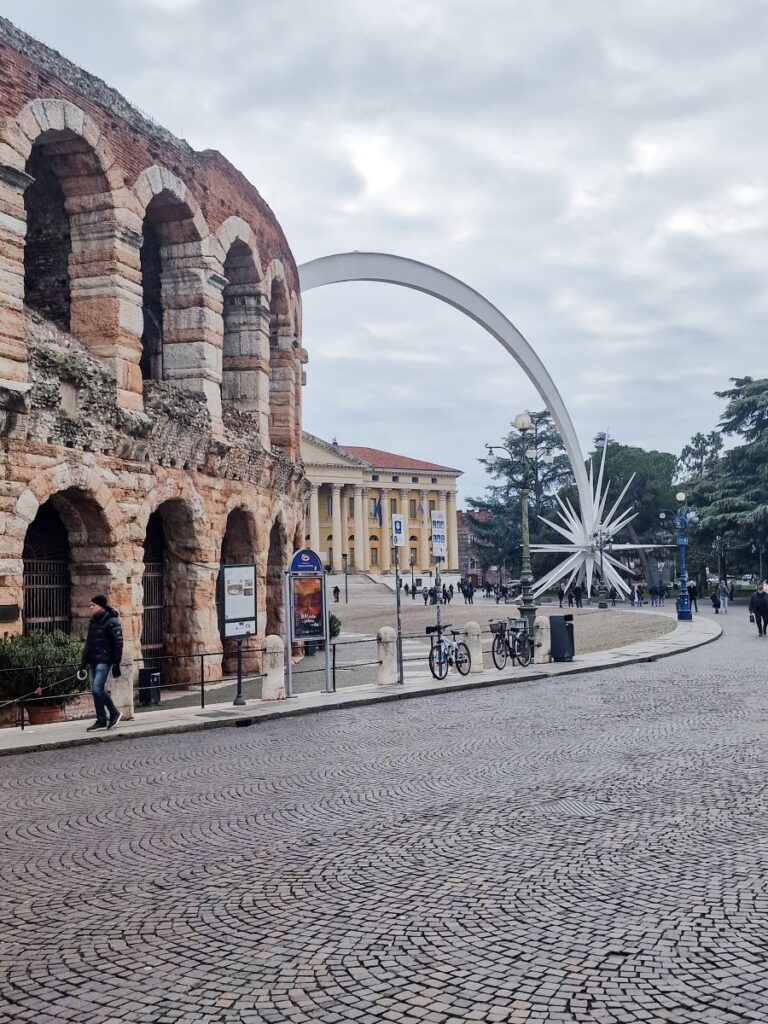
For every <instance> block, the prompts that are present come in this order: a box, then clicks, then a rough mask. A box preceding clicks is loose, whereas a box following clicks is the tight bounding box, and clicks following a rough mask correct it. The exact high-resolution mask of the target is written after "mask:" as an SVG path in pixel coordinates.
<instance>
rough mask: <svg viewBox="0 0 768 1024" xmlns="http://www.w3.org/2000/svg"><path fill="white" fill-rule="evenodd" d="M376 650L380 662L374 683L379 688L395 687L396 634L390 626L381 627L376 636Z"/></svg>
mask: <svg viewBox="0 0 768 1024" xmlns="http://www.w3.org/2000/svg"><path fill="white" fill-rule="evenodd" d="M376 649H377V652H378V658H379V662H380V664H379V671H378V675H377V677H376V682H377V683H378V684H379V686H395V685H396V683H397V633H396V632H395V631H394V629H392V627H391V626H382V627H381V629H380V630H379V632H378V633H377V634H376Z"/></svg>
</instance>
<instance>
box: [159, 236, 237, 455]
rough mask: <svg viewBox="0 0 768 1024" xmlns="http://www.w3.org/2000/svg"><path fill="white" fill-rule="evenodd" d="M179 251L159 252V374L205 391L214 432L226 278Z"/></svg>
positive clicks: (217, 418) (219, 424)
mask: <svg viewBox="0 0 768 1024" xmlns="http://www.w3.org/2000/svg"><path fill="white" fill-rule="evenodd" d="M174 250H175V251H174ZM181 251H183V246H182V245H173V246H168V247H165V248H164V251H163V253H162V258H163V270H162V272H161V274H160V283H161V289H162V300H163V376H164V378H165V379H166V380H169V381H173V382H175V383H177V384H180V385H181V387H183V388H186V390H187V391H194V392H197V393H198V394H203V395H205V402H206V406H207V408H208V412H209V413H210V416H211V425H212V428H213V433H214V435H216V436H220V435H221V434H222V432H223V425H222V422H221V373H222V370H221V366H222V363H221V359H222V354H221V341H222V336H223V333H224V326H223V320H222V315H221V314H222V305H223V303H222V293H223V289H224V285H225V284H226V279H225V278H223V277H221V276H220V275H218V274H215V273H213V272H211V271H210V270H208V269H207V268H206V267H205V266H204V265H203V266H201V265H200V263H201V261H202V257H199V256H198V257H192V256H190V257H183V256H181V255H180V252H181Z"/></svg>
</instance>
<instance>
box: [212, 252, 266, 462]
mask: <svg viewBox="0 0 768 1024" xmlns="http://www.w3.org/2000/svg"><path fill="white" fill-rule="evenodd" d="M224 277H225V278H226V280H227V283H226V285H225V286H224V293H223V320H224V341H223V350H222V383H221V397H222V402H223V404H224V406H225V407H226V406H234V407H236V408H237V409H238V410H239V411H240V412H247V413H253V414H255V415H256V417H257V422H258V430H259V433H260V434H261V433H263V434H264V435H265V436H264V437H263V438H262V439H263V441H264V442H265V443H266V441H267V437H266V435H267V434H268V432H269V345H268V344H267V342H266V339H265V337H264V334H263V332H262V326H261V324H262V315H264V317H265V318H266V310H262V298H261V293H260V286H259V279H258V271H257V269H256V262H255V260H254V256H253V253H252V252H251V250H250V249H249V248H248V246H247V245H246V244H245V242H243V241H241V240H239V239H238V240H236V241H235V242H233V243H232V245H231V246H230V248H229V252H228V253H227V256H226V259H225V261H224Z"/></svg>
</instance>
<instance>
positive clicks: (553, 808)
mask: <svg viewBox="0 0 768 1024" xmlns="http://www.w3.org/2000/svg"><path fill="white" fill-rule="evenodd" d="M536 810H537V811H540V812H541V813H542V814H551V815H553V816H554V817H556V818H595V817H597V815H598V814H603V813H604V812H605V811H607V810H609V808H608V807H607V806H606V805H605V804H601V803H598V801H597V800H577V799H576V798H575V797H572V796H566V797H562V799H560V800H550V801H548V802H547V803H545V804H538V805H537V807H536Z"/></svg>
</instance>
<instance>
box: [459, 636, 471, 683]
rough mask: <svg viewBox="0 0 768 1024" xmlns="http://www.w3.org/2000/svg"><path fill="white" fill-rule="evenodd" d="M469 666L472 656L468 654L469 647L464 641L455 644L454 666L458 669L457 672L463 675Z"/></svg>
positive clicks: (466, 672)
mask: <svg viewBox="0 0 768 1024" xmlns="http://www.w3.org/2000/svg"><path fill="white" fill-rule="evenodd" d="M471 667H472V658H471V657H470V654H469V648H468V647H467V645H466V644H465V643H460V644H456V668H457V669H458V670H459V673H460V674H461V675H463V676H465V675H467V674H468V672H469V670H470V668H471Z"/></svg>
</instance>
